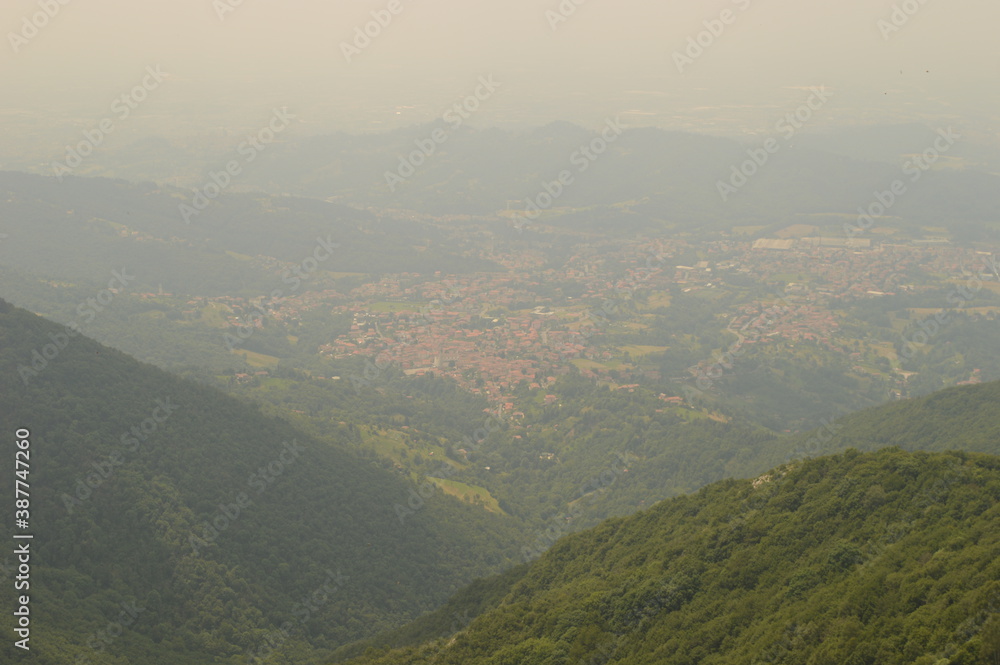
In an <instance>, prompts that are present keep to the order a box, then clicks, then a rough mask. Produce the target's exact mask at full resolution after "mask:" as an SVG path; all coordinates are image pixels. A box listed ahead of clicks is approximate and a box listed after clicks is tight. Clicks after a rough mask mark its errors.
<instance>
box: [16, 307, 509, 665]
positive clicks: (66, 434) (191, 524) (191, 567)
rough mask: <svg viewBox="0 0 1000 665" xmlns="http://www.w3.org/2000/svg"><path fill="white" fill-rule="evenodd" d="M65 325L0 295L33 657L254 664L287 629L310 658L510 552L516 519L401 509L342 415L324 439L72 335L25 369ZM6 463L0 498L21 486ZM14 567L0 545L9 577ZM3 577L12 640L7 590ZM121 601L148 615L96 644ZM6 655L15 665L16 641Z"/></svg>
mask: <svg viewBox="0 0 1000 665" xmlns="http://www.w3.org/2000/svg"><path fill="white" fill-rule="evenodd" d="M65 330H66V329H65V328H62V327H60V326H57V325H55V324H52V323H49V322H47V321H44V320H42V319H40V318H38V317H36V316H34V315H32V314H29V313H28V312H25V311H23V310H20V309H17V308H12V307H9V306H8V305H7V304H6V303H2V308H0V401H2V404H3V410H2V411H0V431H3V432H4V437H5V441H7V443H6V444H5V448H4V455H5V456H9V457H10V458H11V459H12V458H13V450H14V448H13V435H14V432H15V430H16V429H18V428H28V429H30V430H31V442H32V448H31V450H32V457H31V462H32V472H31V476H30V481H31V501H32V503H31V525H32V530H33V533H34V534H35V540H34V541H33V547H34V548H35V552H36V553H35V556H34V558H33V560H32V587H31V595H32V603H33V605H32V609H33V612H34V613H35V614H34V619H35V626H36V629H37V630H36V632H35V633H34V634H33V637H32V639H33V642H32V645H33V646H34V645H36V644H37V650H33V651H35V652H36V654H37V656H38V657H39V658H40V659H41V660H39V662H44V663H53V664H58V665H62V663H71V662H75V661H74V659H75V657H76V656H77V655H86V656H88V657H90V658H91V659H92V662H93V663H119V662H141V663H149V664H151V665H157V664H160V663H162V664H164V665H166V664H169V665H179V664H184V663H207V662H219V663H223V662H225V663H230V662H246V656H247V654H249V653H254V652H256V651H257V650H258V649H260V648H261V647H262V646H266V644H267V636H268V635H269V634H270V635H271V636H272V638H273V637H274V634H275V633H274V631H276V630H279V629H280V628H281V627H282V626H283V625H285V624H286V622H288V626H287V629H288V630H289V634H288V635H281V634H280V633H278V635H281V639H279V640H277V642H275V645H276V646H275V651H277V652H278V653H279V656H280V657H281V658H285V657H294V658H301V657H303V655H306V656H309V657H310V658H317V657H319V655H320V654H322V653H326V652H327V651H331V650H333V649H334V648H336V647H338V646H341V645H343V644H346V643H348V642H351V641H354V640H357V639H359V638H363V637H367V636H370V635H373V634H375V633H376V632H379V631H383V630H386V629H389V628H391V627H394V626H398V625H400V624H402V623H404V622H406V621H409V620H412V619H413V618H414V617H416V616H417V615H419V614H420V613H422V612H425V611H429V610H431V609H434V608H435V607H437V606H438V605H439V604H440V603H442V602H443V601H445V600H446V599H447V598H448V597H449V596H450V595H451V594H453V593H454V592H455V591H456V590H458V589H460V588H461V587H462V586H463V585H464V584H466V583H468V582H469V581H471V580H473V579H474V578H477V577H480V576H482V575H484V574H491V573H495V572H497V571H499V570H501V569H504V568H507V567H509V566H510V565H511V564H512V563H513V561H514V560H515V558H516V557H517V556H518V554H519V544H520V540H519V539H522V538H523V537H524V536H523V535H522V533H521V532H520V531H518V530H516V529H515V528H514V523H513V521H512V520H510V519H509V518H502V517H498V516H495V515H491V514H489V513H486V512H485V511H483V510H481V509H478V508H474V507H472V506H469V505H467V504H462V503H460V502H459V501H457V500H455V499H452V498H449V497H446V496H444V495H442V494H440V493H437V494H434V495H433V496H431V497H429V498H427V499H426V501H425V502H422V503H423V505H417V506H415V509H414V510H413V511H412V512H409V513H408V514H406V516H405V519H402V520H401V519H400V516H399V512H398V511H397V506H404V505H407V504H408V503H410V502H411V501H412V496H413V495H411V494H410V491H411V488H412V486H411V485H410V483H409V482H408V481H407V480H406V479H405V478H403V477H401V476H400V475H399V474H398V473H396V472H394V471H393V470H392V469H391V468H390V469H387V468H385V467H386V466H387V465H386V464H385V463H384V462H383V461H380V460H379V459H378V458H377V457H376V456H374V455H373V454H370V453H369V454H365V453H361V452H359V451H358V450H357V449H356V446H355V445H354V444H353V443H351V441H350V432H349V430H348V429H347V428H345V429H344V430H343V431H333V432H330V433H327V435H326V436H324V438H323V440H322V441H321V440H319V439H317V438H313V437H311V436H309V435H308V434H304V433H302V432H301V431H298V430H296V429H295V428H293V427H292V426H291V425H289V424H288V423H287V422H285V421H282V420H280V419H276V418H271V417H267V416H265V415H263V414H262V413H261V412H260V410H259V409H258V408H256V407H253V406H250V405H247V404H246V403H244V402H241V401H238V400H236V399H234V398H231V397H227V396H225V395H223V394H221V393H220V392H218V391H217V390H215V389H212V388H208V387H204V386H199V385H197V384H193V383H190V382H187V381H184V380H182V379H179V378H177V377H175V376H172V375H169V374H166V373H164V372H162V371H160V370H157V369H155V368H152V367H150V366H145V365H141V364H140V363H138V362H136V361H134V360H132V359H131V358H129V357H127V356H125V355H124V354H122V353H120V352H117V351H114V350H111V349H108V348H106V347H102V346H100V345H98V344H96V343H94V342H92V341H90V340H88V339H86V338H84V337H82V336H78V337H75V338H72V339H69V341H68V344H66V345H65V348H63V349H61V350H60V351H59V352H58V354H57V355H55V356H54V357H52V358H51V359H49V360H48V361H47V366H44V367H43V366H41V363H40V362H36V369H37V374H36V375H31V374H28V373H27V372H26V370H23V369H22V368H24V367H28V366H30V365H31V364H32V354H33V351H35V350H39V351H42V352H46V351H44V349H45V346H46V345H48V344H54V342H53V341H52V340H53V336H55V338H59V335H61V334H63V333H64V332H65ZM59 339H62V338H59ZM63 341H65V340H63ZM53 348H54V347H53ZM49 351H51V349H50V350H49ZM46 353H49V352H46ZM49 355H51V353H49ZM22 372H23V373H24V376H25V377H26V378H27V379H28V380H27V383H25V381H24V380H22V376H21V374H22ZM164 403H169V404H171V405H176V409H170V411H171V412H170V413H169V414H168V413H167V412H166V411H164V410H163V407H162V405H163V404H164ZM158 406H159V408H160V410H159V411H157V408H158ZM154 418H156V419H159V420H158V421H157V420H155V419H154ZM132 428H139V429H138V430H137V432H138V433H133V432H132ZM4 469H5V472H4V473H3V474H2V476H0V494H2V495H3V496H6V497H12V496H13V483H14V478H13V475H12V473H11V472H10V470H9V466H6V465H5V466H4ZM241 494H242V495H245V497H243V498H241ZM8 505H9V504H8ZM410 506H411V507H414V504H413V503H410ZM11 526H12V524H11V523H10V522H8V526H7V529H8V530H9V529H10V528H11ZM6 537H7V539H8V542H11V541H10V538H9V534H8V535H7V536H6ZM12 563H13V561H12V559H11V557H10V555H9V553H8V554H4V555H0V564H4V569H3V572H6V571H7V568H6V565H9V564H12ZM0 588H2V591H0V603H2V606H3V607H4V608H5V610H4V612H3V616H4V617H5V618H4V619H3V620H2V622H0V629H2V631H3V633H4V634H5V635H10V634H11V632H10V630H9V629H10V623H11V621H12V619H13V617H12V616H11V613H10V612H8V611H7V610H6V608H10V607H12V605H13V598H12V594H13V589H12V585H11V584H9V582H8V581H4V583H3V585H2V587H0ZM122 603H136V604H137V606H138V607H140V608H142V611H141V612H140V613H139V616H138V617H137V618H136V619H135V621H134V622H133V623H132V625H130V626H129V627H128V628H127V629H126V630H125V631H124V633H123V634H122V635H121V637H119V638H116V639H114V640H112V642H111V643H110V644H109V645H108V647H107V650H106V653H101V654H98V653H96V652H94V651H92V650H91V649H90V648H88V641H89V640H90V639H91V638H92V637H93V636H94V635H95V634H98V633H99V631H102V630H104V629H105V628H106V627H107V625H108V623H109V621H110V620H112V619H113V618H114V617H116V616H117V615H118V614H119V613H120V612H121V611H122V610H121V604H122ZM272 641H273V639H272ZM0 648H2V649H8V650H7V651H0V654H3V656H4V657H3V658H0V660H2V662H8V661H9V662H13V655H11V654H10V652H9V640H6V639H5V641H4V645H3V646H2V647H0ZM8 655H10V659H7V658H6V656H8ZM279 662H280V661H279Z"/></svg>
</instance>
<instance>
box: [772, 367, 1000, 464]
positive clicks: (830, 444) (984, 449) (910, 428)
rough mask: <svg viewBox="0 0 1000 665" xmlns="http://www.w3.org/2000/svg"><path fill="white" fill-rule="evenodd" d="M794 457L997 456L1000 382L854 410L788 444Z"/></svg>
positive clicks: (998, 448) (999, 428)
mask: <svg viewBox="0 0 1000 665" xmlns="http://www.w3.org/2000/svg"><path fill="white" fill-rule="evenodd" d="M788 443H789V444H790V446H789V447H790V452H791V454H794V455H795V456H797V457H807V456H815V455H817V454H828V453H831V452H838V451H842V450H846V449H847V448H857V449H858V450H863V451H865V450H877V449H879V448H884V447H886V446H899V447H900V448H903V449H905V450H925V451H945V450H966V451H969V452H980V453H989V454H991V455H997V454H1000V382H993V383H985V384H981V385H975V386H958V387H954V388H948V389H945V390H942V391H940V392H936V393H933V394H931V395H927V396H925V397H919V398H916V399H912V400H905V401H902V402H895V403H892V404H887V405H885V406H880V407H875V408H872V409H867V410H865V411H859V412H858V413H852V414H850V415H847V416H844V417H843V418H840V419H838V420H837V421H836V422H835V423H832V424H831V425H830V426H827V427H824V428H822V429H821V430H819V431H817V432H811V433H809V434H803V435H799V436H797V437H794V438H792V439H791V440H789V442H788Z"/></svg>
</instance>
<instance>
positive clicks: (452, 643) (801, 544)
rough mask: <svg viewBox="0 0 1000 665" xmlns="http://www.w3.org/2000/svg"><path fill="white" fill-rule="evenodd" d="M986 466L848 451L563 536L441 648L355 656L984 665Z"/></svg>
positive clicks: (993, 606)
mask: <svg viewBox="0 0 1000 665" xmlns="http://www.w3.org/2000/svg"><path fill="white" fill-rule="evenodd" d="M998 499H1000V458H997V457H993V456H986V455H976V454H967V453H947V454H927V453H908V452H904V451H901V450H898V449H887V450H883V451H880V452H877V453H870V454H863V453H859V452H857V451H848V452H846V453H845V454H843V455H840V456H836V457H824V458H819V459H815V460H811V461H808V462H805V463H801V462H799V463H794V464H793V465H790V466H786V467H780V468H778V469H777V470H775V471H774V472H772V473H770V474H768V475H766V476H762V477H760V478H758V479H757V480H755V481H747V480H744V481H735V480H731V481H723V482H720V483H716V484H713V485H711V486H709V487H706V488H705V489H703V490H701V491H700V492H698V493H696V494H694V495H689V496H684V497H679V498H676V499H671V500H668V501H665V502H663V503H660V504H658V505H657V506H655V507H654V508H652V509H650V510H648V511H645V512H643V513H640V514H637V515H634V516H632V517H629V518H624V519H614V520H609V521H607V522H604V523H603V524H601V525H600V526H598V527H596V528H594V529H592V530H590V531H587V532H584V533H581V534H576V535H574V536H570V537H567V538H565V539H563V540H562V541H560V542H559V543H558V544H557V545H556V546H555V547H553V548H552V549H551V550H550V551H549V552H548V553H547V554H546V555H544V556H543V557H542V558H541V559H539V560H538V561H537V562H535V563H534V564H533V565H532V567H531V569H530V570H529V571H528V573H527V575H526V576H525V577H524V578H523V579H522V580H521V581H520V582H517V583H516V584H514V585H513V587H512V589H511V591H510V593H509V594H508V595H507V596H506V598H505V599H504V600H503V601H502V602H501V603H500V604H499V606H497V607H496V608H495V609H494V610H492V611H490V612H487V613H486V614H484V615H483V616H481V617H480V618H478V619H477V620H476V621H474V622H473V623H472V624H471V626H469V627H468V628H467V629H466V630H464V631H462V632H460V633H459V634H458V635H457V636H455V637H454V638H451V639H448V640H437V641H434V642H429V643H426V644H424V645H423V646H419V647H410V648H407V649H404V650H400V651H393V652H388V653H383V652H379V651H377V650H375V649H370V650H369V651H368V653H367V654H366V656H364V657H362V658H360V659H358V660H357V661H353V662H356V663H358V664H359V665H360V664H361V663H366V664H378V665H395V664H397V663H400V664H401V663H407V664H408V665H414V664H419V663H432V662H433V663H436V664H438V665H450V664H459V663H461V664H462V665H476V664H489V665H508V664H509V665H515V664H516V665H535V664H538V665H541V664H545V665H550V664H551V665H555V664H563V663H566V664H573V663H623V664H624V663H628V664H630V665H638V664H647V663H648V664H650V665H652V664H657V665H665V664H673V663H677V664H682V663H683V664H694V663H701V664H706V665H707V664H710V663H720V664H721V663H727V664H728V663H733V664H737V663H741V664H742V663H788V664H802V663H808V664H810V665H844V664H849V665H864V664H872V665H874V664H876V663H877V664H878V665H892V664H896V663H899V664H903V663H906V664H909V663H917V664H919V665H932V664H935V663H951V664H953V665H974V664H979V663H982V664H987V663H989V664H991V665H992V664H993V663H995V662H996V659H997V658H1000V512H998V508H997V501H998Z"/></svg>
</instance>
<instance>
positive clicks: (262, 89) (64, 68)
mask: <svg viewBox="0 0 1000 665" xmlns="http://www.w3.org/2000/svg"><path fill="white" fill-rule="evenodd" d="M580 1H581V0H577V2H580ZM49 2H51V3H56V2H57V0H7V1H6V2H4V3H3V4H2V6H0V26H2V27H3V33H4V40H3V41H4V43H3V45H2V46H0V51H2V54H0V90H2V100H3V101H2V104H0V110H2V111H3V112H4V118H5V119H6V120H5V122H6V123H7V124H8V127H7V132H10V131H11V125H10V124H9V119H10V118H11V112H12V111H14V110H16V111H19V112H21V113H22V114H23V115H22V117H28V118H38V117H56V116H62V115H65V116H69V117H76V118H84V119H87V118H90V119H93V118H100V117H101V115H102V114H106V113H107V108H108V106H109V105H110V103H111V102H112V100H114V99H115V98H116V97H118V96H119V95H121V94H123V93H125V92H127V91H128V90H129V89H131V88H132V87H133V86H134V85H136V84H138V83H139V82H140V81H141V80H142V78H143V71H144V69H145V68H146V67H147V66H150V65H159V66H160V67H161V68H162V69H163V71H164V72H168V73H169V77H168V78H167V80H166V81H165V82H164V83H163V84H162V86H160V87H159V88H158V89H156V90H155V91H153V92H151V93H150V95H149V99H148V100H147V101H145V102H143V105H142V107H141V109H140V111H141V115H142V116H143V117H144V118H145V119H146V120H145V122H146V123H147V125H148V127H147V130H148V131H155V127H156V126H157V124H159V126H160V127H161V129H162V127H163V126H164V124H165V123H166V121H164V120H162V119H163V118H165V117H169V118H170V119H171V120H170V123H172V124H171V125H170V126H171V130H170V131H172V132H176V131H180V129H179V128H181V127H183V128H187V129H190V130H191V131H194V130H195V129H197V128H198V127H200V126H204V127H206V128H215V127H220V126H222V127H225V126H227V125H233V126H239V125H241V124H244V123H247V124H253V123H254V122H255V119H261V118H266V117H267V114H268V112H269V111H268V110H269V108H270V107H271V106H273V105H276V104H280V105H284V106H288V107H289V108H290V109H292V110H294V111H296V112H297V113H298V115H299V118H300V119H301V121H302V123H303V125H304V126H308V127H312V128H313V129H314V130H315V131H325V130H328V129H336V128H346V129H359V130H372V129H378V128H388V127H394V126H399V125H405V124H409V123H414V122H423V121H427V120H430V119H432V118H433V117H435V116H440V115H441V113H442V111H443V110H444V109H445V108H447V107H448V106H449V105H450V104H452V103H454V102H455V101H456V100H457V99H458V98H460V97H462V96H465V95H467V94H469V93H471V92H473V90H475V87H476V85H477V84H476V81H477V78H478V77H479V76H483V75H487V76H488V75H492V76H493V77H494V78H495V80H496V81H498V82H500V83H501V84H502V85H501V87H500V89H499V90H498V92H497V93H496V94H495V95H494V96H493V98H491V99H490V100H488V101H487V102H485V103H484V104H483V105H482V109H481V110H480V111H479V112H478V113H477V115H476V117H475V118H474V120H473V122H474V123H475V124H478V125H490V124H521V125H524V124H540V123H544V122H548V121H551V120H556V119H566V120H572V121H575V122H579V123H583V124H589V125H592V126H596V125H599V124H601V123H602V122H603V120H604V118H606V117H608V116H609V115H615V114H620V113H622V112H631V113H630V114H629V117H630V118H632V119H633V121H634V122H635V123H637V124H656V125H661V126H685V127H688V128H697V127H699V126H701V127H703V129H705V130H706V131H729V132H739V131H744V130H752V129H757V128H760V127H763V126H768V125H770V124H773V121H774V120H777V119H778V118H780V117H781V115H782V114H783V113H784V112H786V111H787V110H789V109H794V108H795V105H796V104H798V103H800V102H802V101H804V100H805V99H806V98H807V97H808V92H807V91H805V90H804V88H807V87H809V86H820V85H825V86H827V88H828V89H830V90H832V91H834V93H835V98H834V101H833V102H832V103H831V104H830V105H829V106H828V107H827V108H824V110H823V115H824V118H823V122H828V123H830V124H856V123H865V122H879V121H891V120H898V119H928V118H941V117H948V116H952V117H964V118H966V119H968V120H972V121H975V122H977V123H979V124H980V125H981V126H990V125H992V126H993V127H994V129H995V121H996V119H997V116H998V108H1000V104H998V93H997V91H996V87H995V85H994V83H995V81H996V76H997V73H998V72H1000V47H998V42H997V39H996V26H997V25H998V24H1000V2H997V1H996V0H924V2H923V3H922V4H921V2H919V1H918V0H907V1H906V2H897V1H896V0H837V2H823V1H820V0H684V1H680V0H613V1H612V0H583V1H582V3H581V4H580V5H579V6H578V5H576V2H574V1H573V0H563V2H562V5H563V6H564V7H573V8H575V13H573V14H572V15H570V16H568V18H567V20H565V21H564V22H560V23H559V24H558V25H557V27H556V29H554V30H553V28H552V26H551V25H550V20H549V19H548V18H547V14H546V12H548V11H551V12H557V13H558V12H559V7H560V0H502V1H501V0H398V6H399V7H401V8H402V9H401V11H400V12H399V13H398V14H397V15H395V16H393V17H392V22H391V23H390V24H389V25H388V26H387V27H385V28H383V29H382V30H381V34H380V35H379V36H377V37H375V38H373V39H372V40H371V44H370V45H369V46H367V48H365V49H364V50H363V51H362V52H361V53H360V54H356V55H355V56H354V59H353V62H351V63H348V62H347V60H346V58H345V56H344V54H343V53H342V48H341V43H342V42H351V41H352V40H353V39H354V35H355V28H357V27H359V26H364V24H365V23H366V22H368V21H371V20H372V16H371V12H372V11H384V10H386V8H387V7H389V5H390V4H391V3H390V2H389V0H335V1H334V2H328V1H321V0H285V1H283V2H277V1H276V0H242V2H241V4H240V6H238V7H236V8H235V9H234V10H233V11H231V12H228V13H226V14H225V16H224V19H221V20H220V18H219V15H218V13H217V9H216V6H217V5H222V4H226V5H228V4H235V3H237V2H240V0H214V1H213V0H68V4H66V5H64V6H63V5H59V12H58V14H57V15H56V16H55V17H53V18H52V19H50V20H49V21H48V25H46V26H44V27H43V28H41V29H40V30H38V34H37V35H36V36H34V37H33V38H32V39H30V40H29V41H28V42H27V43H26V44H20V45H19V52H18V53H16V54H15V52H14V48H13V47H12V45H11V43H10V36H9V35H10V33H19V32H21V29H22V25H23V24H22V20H23V18H24V17H26V16H28V17H30V16H31V15H32V14H35V13H37V12H40V11H41V10H40V5H45V4H47V3H49ZM894 5H898V6H900V7H902V6H903V5H905V6H906V7H908V8H909V9H911V11H912V10H913V9H916V12H915V14H914V15H913V16H912V17H907V18H908V20H907V21H906V22H905V24H902V25H901V27H900V29H899V30H898V31H895V32H893V33H892V34H890V35H888V39H886V38H885V36H884V35H883V30H880V28H879V25H878V22H879V20H885V21H890V20H891V16H892V12H893V7H894ZM724 10H729V11H731V12H732V14H731V16H730V17H729V18H730V19H731V24H730V25H725V26H724V29H723V30H722V31H721V34H720V35H718V36H717V37H715V36H711V38H709V37H708V33H706V34H705V35H702V41H703V42H704V43H707V44H708V46H707V47H706V48H704V51H703V53H702V54H701V55H700V56H699V57H697V58H695V59H693V62H691V63H688V64H687V66H686V68H685V70H684V71H683V72H679V71H678V67H677V65H676V62H675V58H674V52H675V51H683V50H684V49H685V48H686V47H687V45H688V38H689V37H691V38H696V37H697V36H698V33H699V32H702V31H704V30H706V28H705V26H704V25H703V22H704V21H706V20H709V21H710V20H713V19H717V18H718V17H719V16H720V14H721V13H722V12H723V11H724ZM550 16H551V15H550ZM884 25H890V24H888V23H887V24H884ZM718 26H719V24H716V28H718ZM152 118H160V119H161V120H159V121H156V122H153V121H151V120H150V119H152ZM15 124H16V122H15ZM0 148H2V146H0Z"/></svg>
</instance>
